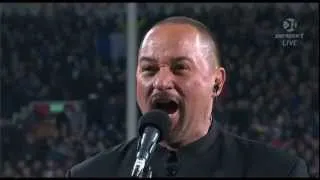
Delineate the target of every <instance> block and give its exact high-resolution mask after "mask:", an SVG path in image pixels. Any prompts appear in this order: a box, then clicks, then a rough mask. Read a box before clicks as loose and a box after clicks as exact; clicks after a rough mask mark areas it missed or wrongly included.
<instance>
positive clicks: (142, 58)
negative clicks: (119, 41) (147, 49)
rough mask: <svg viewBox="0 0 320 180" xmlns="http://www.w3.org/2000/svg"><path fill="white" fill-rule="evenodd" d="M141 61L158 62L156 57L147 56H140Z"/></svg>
mask: <svg viewBox="0 0 320 180" xmlns="http://www.w3.org/2000/svg"><path fill="white" fill-rule="evenodd" d="M139 61H140V62H153V63H154V62H156V59H154V58H151V57H146V56H142V57H140V58H139Z"/></svg>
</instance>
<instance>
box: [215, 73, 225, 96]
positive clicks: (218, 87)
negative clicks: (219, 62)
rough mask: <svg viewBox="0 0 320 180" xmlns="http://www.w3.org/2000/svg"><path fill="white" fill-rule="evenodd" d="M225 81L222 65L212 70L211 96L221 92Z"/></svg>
mask: <svg viewBox="0 0 320 180" xmlns="http://www.w3.org/2000/svg"><path fill="white" fill-rule="evenodd" d="M225 81H226V71H225V69H224V68H223V67H218V68H217V69H216V70H215V72H214V84H213V96H214V97H217V96H219V95H220V94H221V91H222V89H223V87H224V83H225Z"/></svg>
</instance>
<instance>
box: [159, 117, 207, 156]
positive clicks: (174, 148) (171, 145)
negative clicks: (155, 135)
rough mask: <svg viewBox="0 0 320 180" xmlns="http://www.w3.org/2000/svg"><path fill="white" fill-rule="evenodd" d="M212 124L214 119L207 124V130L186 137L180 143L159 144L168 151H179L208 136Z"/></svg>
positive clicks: (163, 142)
mask: <svg viewBox="0 0 320 180" xmlns="http://www.w3.org/2000/svg"><path fill="white" fill-rule="evenodd" d="M212 122H213V121H212V119H210V121H208V123H207V124H206V128H202V129H204V130H203V131H198V133H194V134H190V135H189V136H188V137H184V139H181V140H180V141H178V142H173V143H171V142H168V141H162V142H160V143H159V144H160V145H161V146H162V147H164V148H166V149H168V150H169V151H178V150H179V149H180V148H182V147H183V146H186V145H188V144H191V143H193V142H195V141H197V140H199V139H201V138H202V137H204V136H206V135H207V134H208V132H209V130H210V127H211V125H212Z"/></svg>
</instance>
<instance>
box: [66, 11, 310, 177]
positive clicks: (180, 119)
mask: <svg viewBox="0 0 320 180" xmlns="http://www.w3.org/2000/svg"><path fill="white" fill-rule="evenodd" d="M219 60H220V59H219V51H218V47H217V42H216V40H215V39H214V38H213V37H212V35H211V33H210V32H209V30H208V29H207V28H206V26H205V25H203V24H202V23H200V22H198V21H196V20H194V19H191V18H187V17H171V18H168V19H165V20H163V21H160V22H159V23H157V24H155V25H154V26H153V27H152V28H151V29H150V30H149V31H148V32H147V34H146V35H145V36H144V39H143V41H142V43H141V46H140V49H139V53H138V66H137V71H136V88H137V101H138V105H139V108H140V110H141V112H142V113H143V114H144V113H146V112H149V111H151V110H152V109H153V108H154V105H153V101H152V99H153V98H154V97H159V98H158V99H160V100H166V101H168V100H169V101H171V103H167V104H163V105H162V106H161V110H163V111H164V112H166V113H168V115H169V117H170V122H171V127H170V132H169V137H168V138H167V139H166V140H164V141H161V142H160V143H159V144H158V145H157V146H156V149H155V152H154V154H153V155H152V157H151V160H150V167H152V177H308V174H307V168H306V164H305V163H304V161H303V160H302V159H300V158H298V157H295V156H291V155H289V154H287V153H286V152H284V151H281V150H277V149H274V148H272V147H269V146H267V145H264V144H263V143H259V142H256V141H252V140H247V139H244V138H241V137H238V136H236V135H234V134H231V133H228V132H226V131H224V130H223V129H222V128H220V127H219V124H218V123H217V122H215V121H214V119H213V118H212V116H213V115H212V114H213V110H214V106H213V105H214V101H215V99H216V97H218V96H219V95H220V93H221V91H222V89H223V85H224V83H225V79H226V72H225V69H224V68H223V67H221V65H220V63H219ZM161 98H162V99H161ZM137 143H138V137H137V138H134V139H132V140H130V141H129V142H123V143H121V144H119V145H117V146H115V147H112V148H110V149H109V150H107V151H105V152H101V153H99V154H98V155H95V156H94V157H92V158H90V159H88V160H85V161H84V162H82V163H80V164H77V165H75V166H74V167H72V168H71V169H70V170H69V171H68V172H67V175H66V176H67V177H130V176H131V169H132V166H133V164H134V161H135V158H136V154H137Z"/></svg>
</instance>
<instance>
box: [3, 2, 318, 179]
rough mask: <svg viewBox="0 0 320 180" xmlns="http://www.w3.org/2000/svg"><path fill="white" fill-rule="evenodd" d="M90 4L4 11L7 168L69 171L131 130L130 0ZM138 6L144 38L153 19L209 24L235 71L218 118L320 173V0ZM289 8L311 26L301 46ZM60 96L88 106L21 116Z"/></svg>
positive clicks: (43, 173) (13, 171)
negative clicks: (287, 28) (317, 5)
mask: <svg viewBox="0 0 320 180" xmlns="http://www.w3.org/2000/svg"><path fill="white" fill-rule="evenodd" d="M84 6H85V5H84ZM88 7H90V8H88ZM88 7H87V8H86V7H83V5H77V8H78V9H77V8H75V5H71V4H69V5H63V6H59V5H54V6H52V7H50V8H51V9H50V10H49V9H48V7H45V6H44V7H41V8H40V10H39V11H38V12H37V13H33V12H31V11H28V10H26V11H25V12H24V13H18V12H11V13H4V14H2V17H1V24H2V25H1V29H2V32H1V33H2V34H1V48H2V49H1V50H2V51H1V53H0V61H1V62H0V63H1V66H0V68H1V69H0V78H1V79H0V80H1V113H0V114H1V117H0V127H1V136H0V138H1V146H0V147H1V176H2V177H62V176H64V174H65V171H66V169H68V168H70V167H71V166H72V165H73V164H75V163H78V162H80V161H82V160H84V159H86V158H88V157H90V156H92V155H94V154H96V153H98V152H101V151H103V150H104V149H107V148H109V147H110V146H113V145H115V144H117V143H120V142H121V141H123V140H124V137H125V128H124V126H125V123H124V122H125V101H126V98H125V86H126V76H125V75H126V74H125V73H126V63H125V61H126V57H125V54H126V53H125V49H126V36H125V34H126V32H125V30H126V28H125V26H126V24H125V23H126V21H125V20H126V19H125V18H126V15H125V13H123V12H122V11H123V9H124V4H118V5H117V8H118V9H117V8H114V7H112V8H111V7H108V6H104V7H103V8H104V9H105V12H106V13H104V14H102V15H101V14H97V13H94V11H95V6H94V5H92V6H88ZM79 8H80V9H81V8H82V9H83V10H82V11H79ZM138 9H139V10H138V12H139V13H138V15H139V18H138V27H139V39H141V38H142V35H143V34H144V33H145V32H146V30H147V29H148V28H150V26H151V25H152V24H153V23H155V22H156V21H158V20H161V19H164V18H166V17H168V16H172V15H184V16H188V17H193V18H196V19H198V20H200V21H202V22H203V23H204V24H206V25H207V26H209V28H210V29H211V30H212V31H213V32H215V33H216V35H217V38H218V42H219V44H220V49H221V59H222V64H223V66H225V68H226V70H227V74H228V79H227V84H226V86H225V88H224V92H223V95H222V97H220V98H219V99H218V103H217V104H216V111H215V114H214V116H215V118H216V119H217V121H219V122H221V123H222V124H223V125H224V127H225V128H226V129H229V130H230V131H233V132H235V133H237V134H239V135H241V136H243V137H248V138H252V139H256V140H259V141H264V142H266V143H269V144H271V145H273V146H276V147H278V148H284V149H286V150H287V151H289V152H290V153H292V154H297V155H298V156H300V157H302V158H303V159H304V160H305V161H306V162H307V165H308V170H309V172H310V175H311V176H313V177H319V110H318V91H319V89H318V87H319V84H318V80H319V79H318V71H319V69H318V65H319V64H318V63H319V61H318V58H319V51H318V47H319V44H318V38H319V34H318V27H319V17H318V13H317V10H315V9H313V8H311V7H310V6H309V5H308V4H303V5H301V7H300V9H298V11H293V10H292V9H291V8H290V7H282V8H279V7H277V6H275V5H272V4H270V5H268V6H266V7H263V8H259V6H258V5H257V6H254V7H246V6H238V5H234V6H232V7H219V6H207V5H205V4H204V5H202V6H197V7H196V8H193V7H191V6H190V5H179V4H168V5H163V6H159V7H156V8H155V7H153V6H152V5H148V4H146V3H141V4H139V5H138ZM109 10H110V12H109ZM117 10H119V11H117ZM47 12H50V13H51V14H50V15H48V14H47ZM119 12H121V13H119ZM287 17H293V18H295V19H296V20H297V21H298V23H299V24H298V29H297V33H304V36H303V39H300V40H299V43H298V44H297V45H296V46H295V47H284V46H282V45H281V42H280V41H279V39H275V38H274V35H275V34H277V33H285V32H284V30H283V28H282V21H283V20H284V19H285V18H287ZM52 100H65V101H66V102H67V101H71V100H82V101H83V102H84V104H85V105H84V107H85V108H84V109H80V108H77V106H70V105H65V108H64V111H63V112H61V113H59V114H50V113H46V114H41V113H39V112H38V111H32V112H31V113H30V114H28V116H26V117H25V118H24V119H20V120H19V121H18V122H19V123H17V122H16V121H12V116H13V114H14V113H19V111H20V109H21V108H22V107H26V106H28V105H29V104H30V103H31V102H33V101H52ZM79 119H81V120H79Z"/></svg>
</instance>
